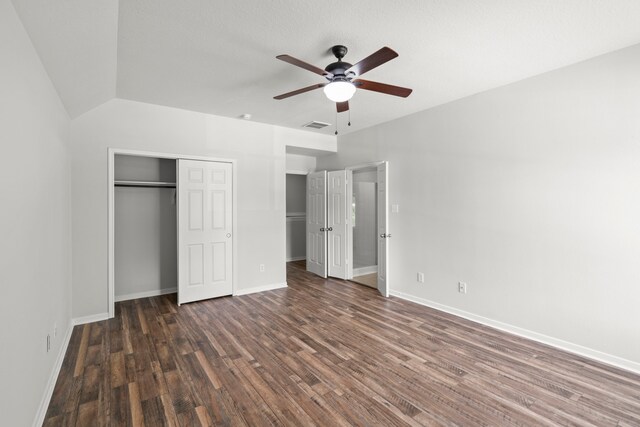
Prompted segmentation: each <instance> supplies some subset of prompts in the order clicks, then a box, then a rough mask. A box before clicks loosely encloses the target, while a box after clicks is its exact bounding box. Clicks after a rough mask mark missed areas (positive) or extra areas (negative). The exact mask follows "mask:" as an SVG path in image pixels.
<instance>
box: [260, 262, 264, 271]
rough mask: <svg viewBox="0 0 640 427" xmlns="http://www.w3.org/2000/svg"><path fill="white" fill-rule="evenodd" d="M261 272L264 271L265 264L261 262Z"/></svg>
mask: <svg viewBox="0 0 640 427" xmlns="http://www.w3.org/2000/svg"><path fill="white" fill-rule="evenodd" d="M260 273H264V264H260Z"/></svg>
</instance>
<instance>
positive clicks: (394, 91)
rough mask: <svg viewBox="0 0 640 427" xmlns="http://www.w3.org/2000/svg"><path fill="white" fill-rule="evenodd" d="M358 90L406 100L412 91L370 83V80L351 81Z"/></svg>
mask: <svg viewBox="0 0 640 427" xmlns="http://www.w3.org/2000/svg"><path fill="white" fill-rule="evenodd" d="M353 83H354V84H355V85H356V87H357V88H358V89H364V90H371V91H374V92H380V93H386V94H387V95H395V96H401V97H403V98H406V97H407V96H409V95H411V92H413V89H409V88H406V87H400V86H393V85H388V84H385V83H378V82H372V81H370V80H362V79H356V80H354V81H353Z"/></svg>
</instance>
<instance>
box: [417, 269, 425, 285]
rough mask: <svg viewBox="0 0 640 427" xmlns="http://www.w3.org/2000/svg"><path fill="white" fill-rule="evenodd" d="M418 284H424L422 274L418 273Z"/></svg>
mask: <svg viewBox="0 0 640 427" xmlns="http://www.w3.org/2000/svg"><path fill="white" fill-rule="evenodd" d="M417 280H418V282H419V283H424V273H420V272H418V279H417Z"/></svg>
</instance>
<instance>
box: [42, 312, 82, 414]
mask: <svg viewBox="0 0 640 427" xmlns="http://www.w3.org/2000/svg"><path fill="white" fill-rule="evenodd" d="M73 326H74V322H73V319H71V320H69V324H68V325H67V331H66V332H65V334H64V337H63V338H62V345H61V346H60V350H59V351H58V356H56V362H55V364H54V365H53V369H52V370H51V375H49V381H47V387H46V388H45V390H44V394H43V395H42V400H41V401H40V405H39V406H38V412H36V417H35V419H34V420H33V426H34V427H39V426H41V425H42V424H43V423H44V417H45V416H46V415H47V409H49V402H51V396H53V389H54V388H55V386H56V381H58V375H60V369H62V362H64V356H65V354H67V347H69V341H71V333H72V332H73Z"/></svg>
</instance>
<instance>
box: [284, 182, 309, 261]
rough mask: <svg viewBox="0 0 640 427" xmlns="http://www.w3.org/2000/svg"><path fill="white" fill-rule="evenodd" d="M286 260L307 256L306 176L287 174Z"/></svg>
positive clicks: (300, 258)
mask: <svg viewBox="0 0 640 427" xmlns="http://www.w3.org/2000/svg"><path fill="white" fill-rule="evenodd" d="M286 192H287V246H286V248H287V249H286V250H287V257H286V259H287V262H289V261H299V260H303V259H306V258H307V238H306V233H307V231H306V217H307V216H306V211H307V176H306V175H299V174H287V189H286Z"/></svg>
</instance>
